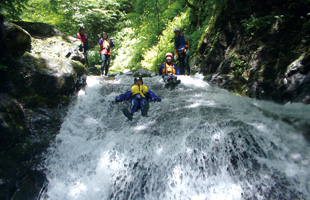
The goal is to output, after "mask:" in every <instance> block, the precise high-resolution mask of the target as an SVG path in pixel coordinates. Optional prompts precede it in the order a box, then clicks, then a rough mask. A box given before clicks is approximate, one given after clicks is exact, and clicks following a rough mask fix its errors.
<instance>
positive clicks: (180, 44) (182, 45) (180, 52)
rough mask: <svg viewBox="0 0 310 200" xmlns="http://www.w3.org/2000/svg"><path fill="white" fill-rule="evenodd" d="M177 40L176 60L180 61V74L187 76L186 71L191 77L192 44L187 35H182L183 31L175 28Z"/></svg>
mask: <svg viewBox="0 0 310 200" xmlns="http://www.w3.org/2000/svg"><path fill="white" fill-rule="evenodd" d="M173 31H174V34H175V40H174V55H175V57H174V59H175V60H177V59H178V60H179V69H180V74H181V75H185V69H186V70H187V75H190V68H189V64H188V58H189V49H190V43H189V40H188V38H187V37H186V35H184V34H181V29H180V28H178V27H176V28H174V30H173Z"/></svg>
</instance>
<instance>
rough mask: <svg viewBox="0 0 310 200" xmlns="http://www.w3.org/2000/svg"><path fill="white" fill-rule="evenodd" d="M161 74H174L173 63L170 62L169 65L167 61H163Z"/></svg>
mask: <svg viewBox="0 0 310 200" xmlns="http://www.w3.org/2000/svg"><path fill="white" fill-rule="evenodd" d="M163 74H167V75H175V69H174V64H173V63H171V65H169V64H168V63H165V67H164V68H163Z"/></svg>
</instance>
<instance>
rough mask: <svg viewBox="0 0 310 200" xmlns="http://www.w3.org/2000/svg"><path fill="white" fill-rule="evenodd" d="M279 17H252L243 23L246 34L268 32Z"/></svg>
mask: <svg viewBox="0 0 310 200" xmlns="http://www.w3.org/2000/svg"><path fill="white" fill-rule="evenodd" d="M276 18H278V16H273V15H267V16H262V17H254V16H251V17H250V18H248V19H244V20H242V21H241V23H242V25H243V27H244V28H245V31H246V33H248V34H251V35H254V34H255V33H256V32H258V31H266V30H267V29H268V28H269V27H270V26H271V25H272V24H273V23H274V22H275V19H276Z"/></svg>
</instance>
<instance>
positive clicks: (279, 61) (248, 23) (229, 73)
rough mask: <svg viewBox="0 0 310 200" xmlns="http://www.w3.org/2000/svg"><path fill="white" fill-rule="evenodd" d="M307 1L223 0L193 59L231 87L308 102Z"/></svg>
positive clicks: (241, 91) (269, 97)
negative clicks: (223, 2) (197, 54)
mask: <svg viewBox="0 0 310 200" xmlns="http://www.w3.org/2000/svg"><path fill="white" fill-rule="evenodd" d="M309 8H310V3H309V1H302V0H300V1H294V2H293V1H284V0H281V1H274V0H268V1H265V2H261V1H257V0H250V1H227V4H226V5H225V6H223V7H221V8H218V10H217V11H216V12H215V13H214V16H213V18H212V19H211V20H210V24H209V26H208V27H207V28H206V30H205V33H204V37H203V41H201V43H200V46H199V52H200V53H201V55H202V57H201V58H200V59H199V61H198V62H196V63H195V64H196V65H198V66H199V67H200V68H201V70H202V72H203V73H204V74H205V75H207V77H206V80H208V81H209V82H211V83H213V84H216V85H219V86H220V87H223V88H225V89H228V90H229V91H231V92H235V93H238V94H241V95H246V96H249V97H253V98H258V99H266V100H273V101H276V102H279V103H285V102H304V103H310V92H309V91H310V82H309V81H310V74H309V71H310V64H309V55H310V48H309V44H310V37H309V34H308V33H309V31H310V28H309V27H310V14H309V13H308V12H309Z"/></svg>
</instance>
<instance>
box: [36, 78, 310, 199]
mask: <svg viewBox="0 0 310 200" xmlns="http://www.w3.org/2000/svg"><path fill="white" fill-rule="evenodd" d="M180 79H181V81H182V83H181V84H180V85H179V86H178V87H177V88H176V89H175V90H167V89H165V88H164V85H163V84H164V83H163V82H162V81H161V78H160V77H153V78H145V79H144V84H145V85H147V86H148V88H149V89H150V90H152V91H153V92H154V93H155V94H157V95H158V96H159V97H160V98H162V102H160V103H150V110H149V112H148V116H147V117H143V116H141V113H140V112H137V113H135V115H134V117H133V121H128V120H127V118H126V117H125V116H124V115H123V114H122V112H121V110H122V108H123V107H128V106H129V102H124V103H119V104H115V103H114V102H113V101H114V98H115V96H117V95H119V94H121V93H125V92H126V91H128V90H129V89H130V87H131V86H132V85H133V78H132V77H126V76H119V77H117V78H116V79H115V80H107V79H103V78H102V77H88V80H87V83H88V85H87V87H86V89H85V91H80V93H79V95H78V98H77V100H76V101H74V102H72V105H71V106H70V109H69V111H68V113H67V117H66V119H65V121H64V123H63V124H62V127H61V130H60V132H59V134H58V135H57V137H56V140H55V142H54V143H53V144H52V145H51V147H50V148H49V150H48V152H47V154H46V159H45V162H44V163H43V164H42V165H43V167H44V168H45V172H46V176H47V179H48V183H46V186H45V189H44V191H43V192H42V194H41V197H40V199H50V200H76V199H78V200H105V199H124V200H137V199H146V200H165V199H169V200H170V199H171V200H175V199H182V200H183V199H184V200H213V199H217V200H218V199H223V200H224V199H225V200H229V199H310V170H309V169H310V168H309V167H310V154H309V152H310V145H309V138H307V137H306V136H307V135H306V134H308V135H309V129H310V128H309V127H310V114H309V113H310V106H309V105H304V104H300V103H288V104H285V105H279V104H275V103H273V102H268V101H259V100H255V99H250V98H245V97H240V96H236V95H234V94H231V93H229V92H227V91H225V90H223V89H220V88H218V87H214V86H211V85H209V84H208V83H206V82H204V81H203V80H202V79H203V77H202V76H201V75H195V76H194V77H189V76H182V77H180Z"/></svg>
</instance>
